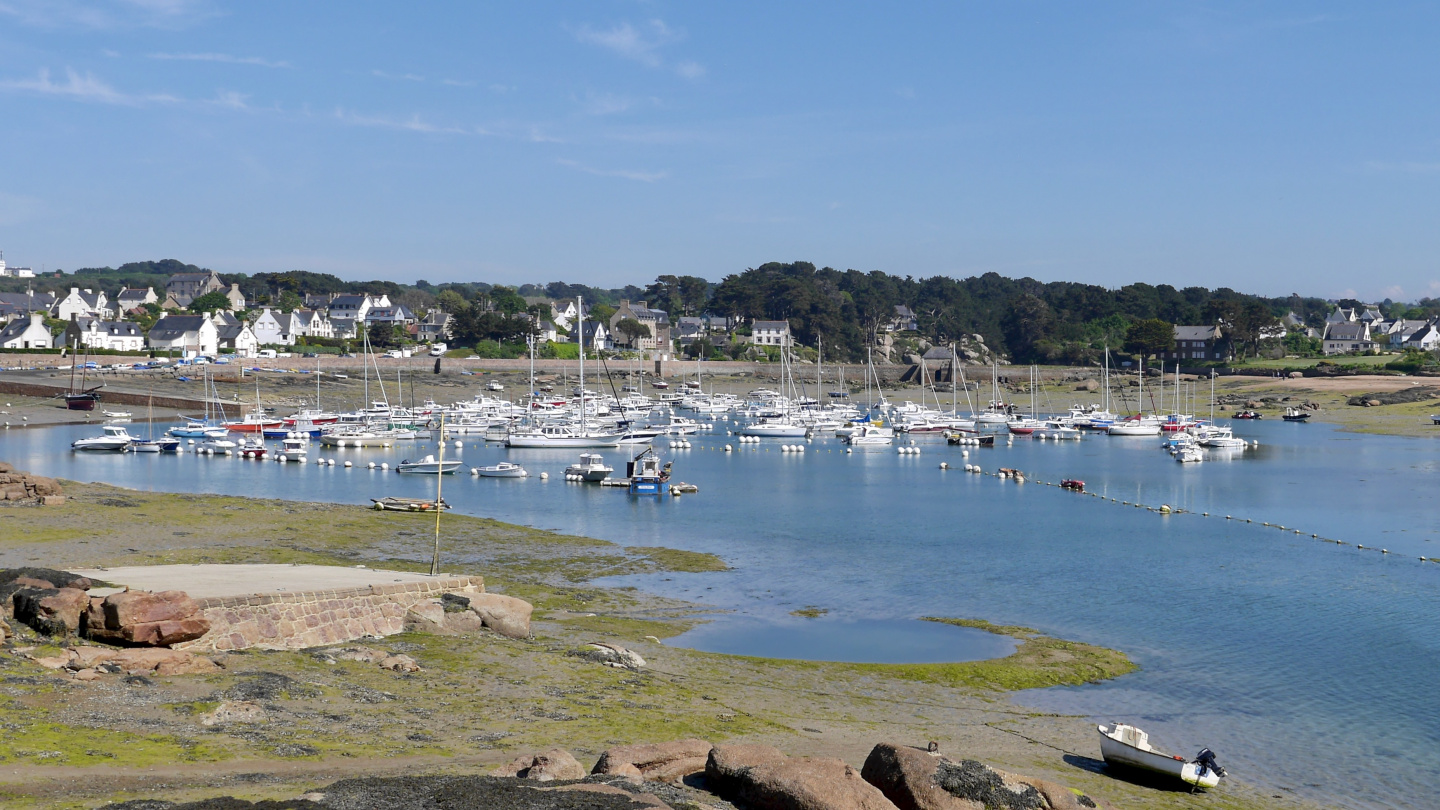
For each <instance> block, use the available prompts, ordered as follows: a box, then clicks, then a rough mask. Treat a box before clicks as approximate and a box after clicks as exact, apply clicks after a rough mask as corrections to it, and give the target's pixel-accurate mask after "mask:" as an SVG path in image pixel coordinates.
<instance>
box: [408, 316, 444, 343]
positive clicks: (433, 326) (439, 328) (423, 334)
mask: <svg viewBox="0 0 1440 810" xmlns="http://www.w3.org/2000/svg"><path fill="white" fill-rule="evenodd" d="M452 320H453V319H452V318H451V317H450V313H448V312H446V311H444V310H441V309H432V310H430V311H429V312H427V313H425V317H424V318H421V319H420V323H419V324H418V328H417V329H416V330H415V337H416V339H417V340H421V341H423V342H425V343H440V342H444V341H447V340H449V339H450V324H451V322H452Z"/></svg>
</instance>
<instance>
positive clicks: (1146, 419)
mask: <svg viewBox="0 0 1440 810" xmlns="http://www.w3.org/2000/svg"><path fill="white" fill-rule="evenodd" d="M1139 368H1140V386H1139V389H1138V391H1139V394H1137V397H1138V399H1139V401H1140V405H1139V407H1138V409H1137V410H1136V413H1135V415H1134V416H1132V417H1130V418H1129V419H1123V420H1121V421H1118V422H1116V423H1115V424H1113V425H1111V426H1110V430H1109V431H1108V432H1109V434H1110V435H1111V436H1159V435H1160V421H1159V420H1158V419H1156V418H1155V417H1153V416H1146V415H1145V358H1143V357H1142V358H1140V366H1139Z"/></svg>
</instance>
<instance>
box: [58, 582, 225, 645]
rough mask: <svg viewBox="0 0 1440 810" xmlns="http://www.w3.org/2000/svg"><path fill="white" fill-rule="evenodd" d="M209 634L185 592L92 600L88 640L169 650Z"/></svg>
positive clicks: (116, 595)
mask: <svg viewBox="0 0 1440 810" xmlns="http://www.w3.org/2000/svg"><path fill="white" fill-rule="evenodd" d="M97 603H98V604H97ZM208 632H210V622H209V620H207V619H206V618H205V615H204V613H203V612H201V610H200V606H199V605H198V604H197V603H196V602H195V600H194V599H191V598H190V597H189V596H188V595H186V593H185V592H184V591H160V592H159V593H151V592H149V591H124V592H122V593H113V594H110V595H109V596H107V597H105V598H104V599H103V600H101V599H91V600H90V604H89V607H88V609H87V610H86V612H85V635H86V637H87V638H90V639H93V640H95V641H104V642H107V643H110V644H121V645H126V646H135V647H168V646H170V645H172V644H179V643H181V642H183V641H193V640H195V639H197V638H200V637H201V636H203V635H205V634H206V633H208Z"/></svg>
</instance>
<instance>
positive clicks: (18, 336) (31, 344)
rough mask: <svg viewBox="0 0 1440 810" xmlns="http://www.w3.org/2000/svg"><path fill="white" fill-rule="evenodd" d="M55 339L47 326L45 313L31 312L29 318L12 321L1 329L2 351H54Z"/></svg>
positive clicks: (0, 343)
mask: <svg viewBox="0 0 1440 810" xmlns="http://www.w3.org/2000/svg"><path fill="white" fill-rule="evenodd" d="M53 348H55V337H54V336H53V335H51V334H50V328H49V327H48V326H46V325H45V313H43V312H31V313H29V317H24V318H18V319H16V320H14V321H11V322H10V324H9V325H7V326H6V327H5V328H4V329H0V349H53Z"/></svg>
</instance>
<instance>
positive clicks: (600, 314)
mask: <svg viewBox="0 0 1440 810" xmlns="http://www.w3.org/2000/svg"><path fill="white" fill-rule="evenodd" d="M614 315H615V307H612V306H610V305H609V304H595V305H594V306H592V307H590V311H589V312H587V313H585V320H587V321H600V322H602V323H609V322H610V318H612V317H613V316H614Z"/></svg>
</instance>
